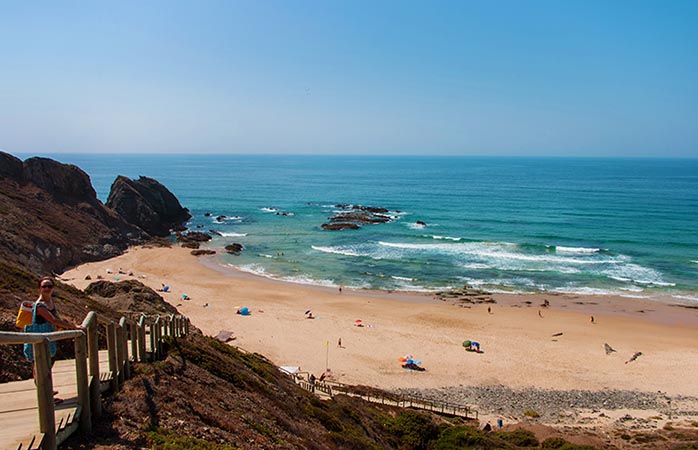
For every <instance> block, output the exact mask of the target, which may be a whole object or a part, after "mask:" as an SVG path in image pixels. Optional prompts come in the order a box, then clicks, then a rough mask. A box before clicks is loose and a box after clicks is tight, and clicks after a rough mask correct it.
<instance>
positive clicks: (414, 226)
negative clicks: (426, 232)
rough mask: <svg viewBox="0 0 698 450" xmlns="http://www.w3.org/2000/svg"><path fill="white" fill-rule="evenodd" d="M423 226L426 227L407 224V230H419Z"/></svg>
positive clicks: (418, 224) (417, 224) (419, 224)
mask: <svg viewBox="0 0 698 450" xmlns="http://www.w3.org/2000/svg"><path fill="white" fill-rule="evenodd" d="M425 226H426V225H422V224H421V223H414V222H412V223H408V224H407V228H411V229H413V230H421V229H422V228H424V227H425Z"/></svg>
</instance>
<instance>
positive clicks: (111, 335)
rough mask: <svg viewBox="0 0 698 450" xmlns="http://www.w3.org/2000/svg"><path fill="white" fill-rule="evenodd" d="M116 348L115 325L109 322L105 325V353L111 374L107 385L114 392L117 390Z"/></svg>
mask: <svg viewBox="0 0 698 450" xmlns="http://www.w3.org/2000/svg"><path fill="white" fill-rule="evenodd" d="M116 347H117V344H116V324H114V323H113V322H110V323H109V325H107V352H108V353H109V371H110V372H111V374H112V377H111V380H110V382H109V384H110V385H111V388H112V391H114V392H116V391H118V390H119V376H118V375H119V374H118V372H119V368H118V363H117V354H116Z"/></svg>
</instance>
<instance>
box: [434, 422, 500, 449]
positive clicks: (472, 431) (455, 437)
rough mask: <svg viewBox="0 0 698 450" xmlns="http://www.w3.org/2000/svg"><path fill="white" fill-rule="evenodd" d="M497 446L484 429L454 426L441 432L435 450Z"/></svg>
mask: <svg viewBox="0 0 698 450" xmlns="http://www.w3.org/2000/svg"><path fill="white" fill-rule="evenodd" d="M495 447H496V446H495V445H494V444H493V442H492V440H491V439H490V437H489V435H488V434H487V433H485V432H483V431H480V430H478V429H476V428H471V427H452V428H446V429H445V430H443V431H442V432H441V435H440V436H439V439H438V440H437V441H436V445H435V446H434V450H456V449H463V448H495Z"/></svg>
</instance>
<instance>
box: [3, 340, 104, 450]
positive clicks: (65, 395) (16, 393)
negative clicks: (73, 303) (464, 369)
mask: <svg viewBox="0 0 698 450" xmlns="http://www.w3.org/2000/svg"><path fill="white" fill-rule="evenodd" d="M99 365H100V367H104V368H107V367H109V355H108V353H107V351H106V350H100V352H99ZM52 375H53V388H54V390H57V391H58V395H57V397H59V398H62V399H63V402H62V403H60V404H58V405H56V435H57V438H58V443H60V442H62V441H63V440H64V439H65V438H66V437H68V436H69V435H70V434H71V433H72V432H73V431H74V430H73V428H75V427H77V421H76V420H77V418H78V417H79V413H78V411H77V404H78V393H77V379H76V375H75V360H74V359H66V360H62V361H56V363H55V364H54V365H53V370H52ZM100 375H101V376H100V378H101V379H102V381H103V382H104V381H105V380H107V381H108V380H109V378H111V375H110V373H109V372H101V373H100ZM41 438H42V435H41V433H40V432H39V405H38V401H37V396H36V386H35V385H34V380H24V381H14V382H11V383H4V384H0V449H2V450H6V449H13V450H16V449H18V448H20V449H21V450H25V449H35V448H39V447H38V443H39V442H41ZM32 443H35V444H33V445H32Z"/></svg>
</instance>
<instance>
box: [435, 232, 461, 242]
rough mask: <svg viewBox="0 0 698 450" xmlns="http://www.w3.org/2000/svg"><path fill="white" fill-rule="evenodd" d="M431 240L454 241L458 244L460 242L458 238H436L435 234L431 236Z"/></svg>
mask: <svg viewBox="0 0 698 450" xmlns="http://www.w3.org/2000/svg"><path fill="white" fill-rule="evenodd" d="M432 239H436V240H444V241H456V242H458V241H460V240H461V238H459V237H451V236H438V235H436V234H435V235H433V236H432Z"/></svg>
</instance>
